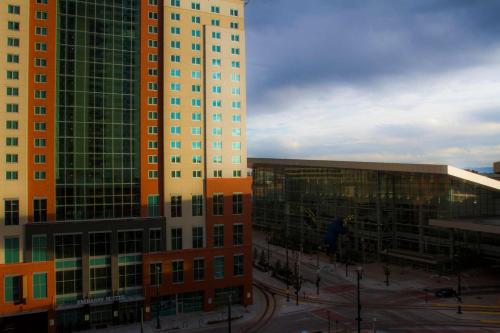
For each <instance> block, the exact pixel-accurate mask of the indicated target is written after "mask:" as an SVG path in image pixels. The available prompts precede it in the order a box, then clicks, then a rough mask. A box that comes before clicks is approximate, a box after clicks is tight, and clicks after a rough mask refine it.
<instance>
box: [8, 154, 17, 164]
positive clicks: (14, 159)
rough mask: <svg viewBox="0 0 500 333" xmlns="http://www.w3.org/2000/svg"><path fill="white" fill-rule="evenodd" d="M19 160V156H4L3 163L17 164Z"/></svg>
mask: <svg viewBox="0 0 500 333" xmlns="http://www.w3.org/2000/svg"><path fill="white" fill-rule="evenodd" d="M18 160H19V156H18V155H17V154H6V155H5V162H6V163H17V161H18Z"/></svg>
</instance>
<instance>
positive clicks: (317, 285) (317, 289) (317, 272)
mask: <svg viewBox="0 0 500 333" xmlns="http://www.w3.org/2000/svg"><path fill="white" fill-rule="evenodd" d="M320 281H321V278H320V276H319V268H318V270H317V271H316V295H318V296H319V282H320Z"/></svg>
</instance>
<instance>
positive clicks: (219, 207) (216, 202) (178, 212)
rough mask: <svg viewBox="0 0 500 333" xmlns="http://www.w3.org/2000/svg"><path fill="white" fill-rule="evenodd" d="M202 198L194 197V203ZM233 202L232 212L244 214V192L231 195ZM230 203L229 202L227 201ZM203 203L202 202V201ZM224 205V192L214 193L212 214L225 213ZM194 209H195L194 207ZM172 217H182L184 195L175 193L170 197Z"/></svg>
mask: <svg viewBox="0 0 500 333" xmlns="http://www.w3.org/2000/svg"><path fill="white" fill-rule="evenodd" d="M197 200H200V202H201V200H202V199H201V198H199V199H198V198H195V196H193V197H192V204H193V205H194V203H195V202H198V201H197ZM231 203H232V210H231V212H232V214H233V215H240V214H243V194H242V193H233V194H232V195H231ZM227 204H229V202H228V203H227ZM200 205H201V203H200ZM224 206H225V199H224V194H223V193H214V194H213V196H212V214H213V215H216V216H222V215H224ZM200 209H201V208H200ZM193 211H194V209H193ZM193 216H201V215H193ZM170 217H182V196H180V195H173V196H171V197H170Z"/></svg>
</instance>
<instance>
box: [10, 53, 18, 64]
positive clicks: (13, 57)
mask: <svg viewBox="0 0 500 333" xmlns="http://www.w3.org/2000/svg"><path fill="white" fill-rule="evenodd" d="M7 62H9V63H14V64H18V63H19V55H18V54H10V53H9V54H7Z"/></svg>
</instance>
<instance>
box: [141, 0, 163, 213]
mask: <svg viewBox="0 0 500 333" xmlns="http://www.w3.org/2000/svg"><path fill="white" fill-rule="evenodd" d="M160 11H161V6H159V5H152V4H150V3H149V1H148V0H141V71H140V76H141V85H140V128H141V130H140V132H141V143H140V150H141V152H140V156H141V158H140V163H141V166H140V170H141V171H140V172H141V216H148V195H160V198H159V201H160V202H162V200H163V195H162V191H161V188H162V187H161V178H162V175H161V172H159V170H161V165H162V163H163V153H162V149H161V147H160V141H161V139H160V138H162V135H163V134H162V133H163V129H162V126H161V124H162V119H163V112H162V110H163V108H162V102H161V98H160V95H161V93H160V91H159V89H161V88H160V87H161V85H160V82H159V80H160V77H161V74H160V73H159V72H160V62H159V61H160V59H161V54H160V50H161V45H162V41H161V38H160V37H161V36H162V28H161V25H160V24H159V22H160V21H159V20H158V19H152V18H150V17H149V13H155V14H156V15H160ZM150 29H151V30H150ZM155 31H156V32H155ZM150 41H154V42H156V45H157V47H151V46H150V44H149V43H150ZM155 56H156V59H157V60H156V61H153V59H155V58H154V57H155ZM149 69H156V70H157V71H158V74H157V75H150V73H149ZM155 85H156V89H155V88H154V86H155ZM151 99H153V100H156V104H151V103H150V100H151ZM154 115H156V116H154ZM152 127H156V129H157V133H150V131H149V129H150V128H152ZM149 141H156V142H157V144H158V148H156V149H151V148H150V147H149ZM154 156H156V163H151V161H150V159H151V158H154ZM150 171H156V172H157V173H158V178H156V179H150V178H149V172H150ZM162 206H163V205H160V214H162V209H163V207H162Z"/></svg>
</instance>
